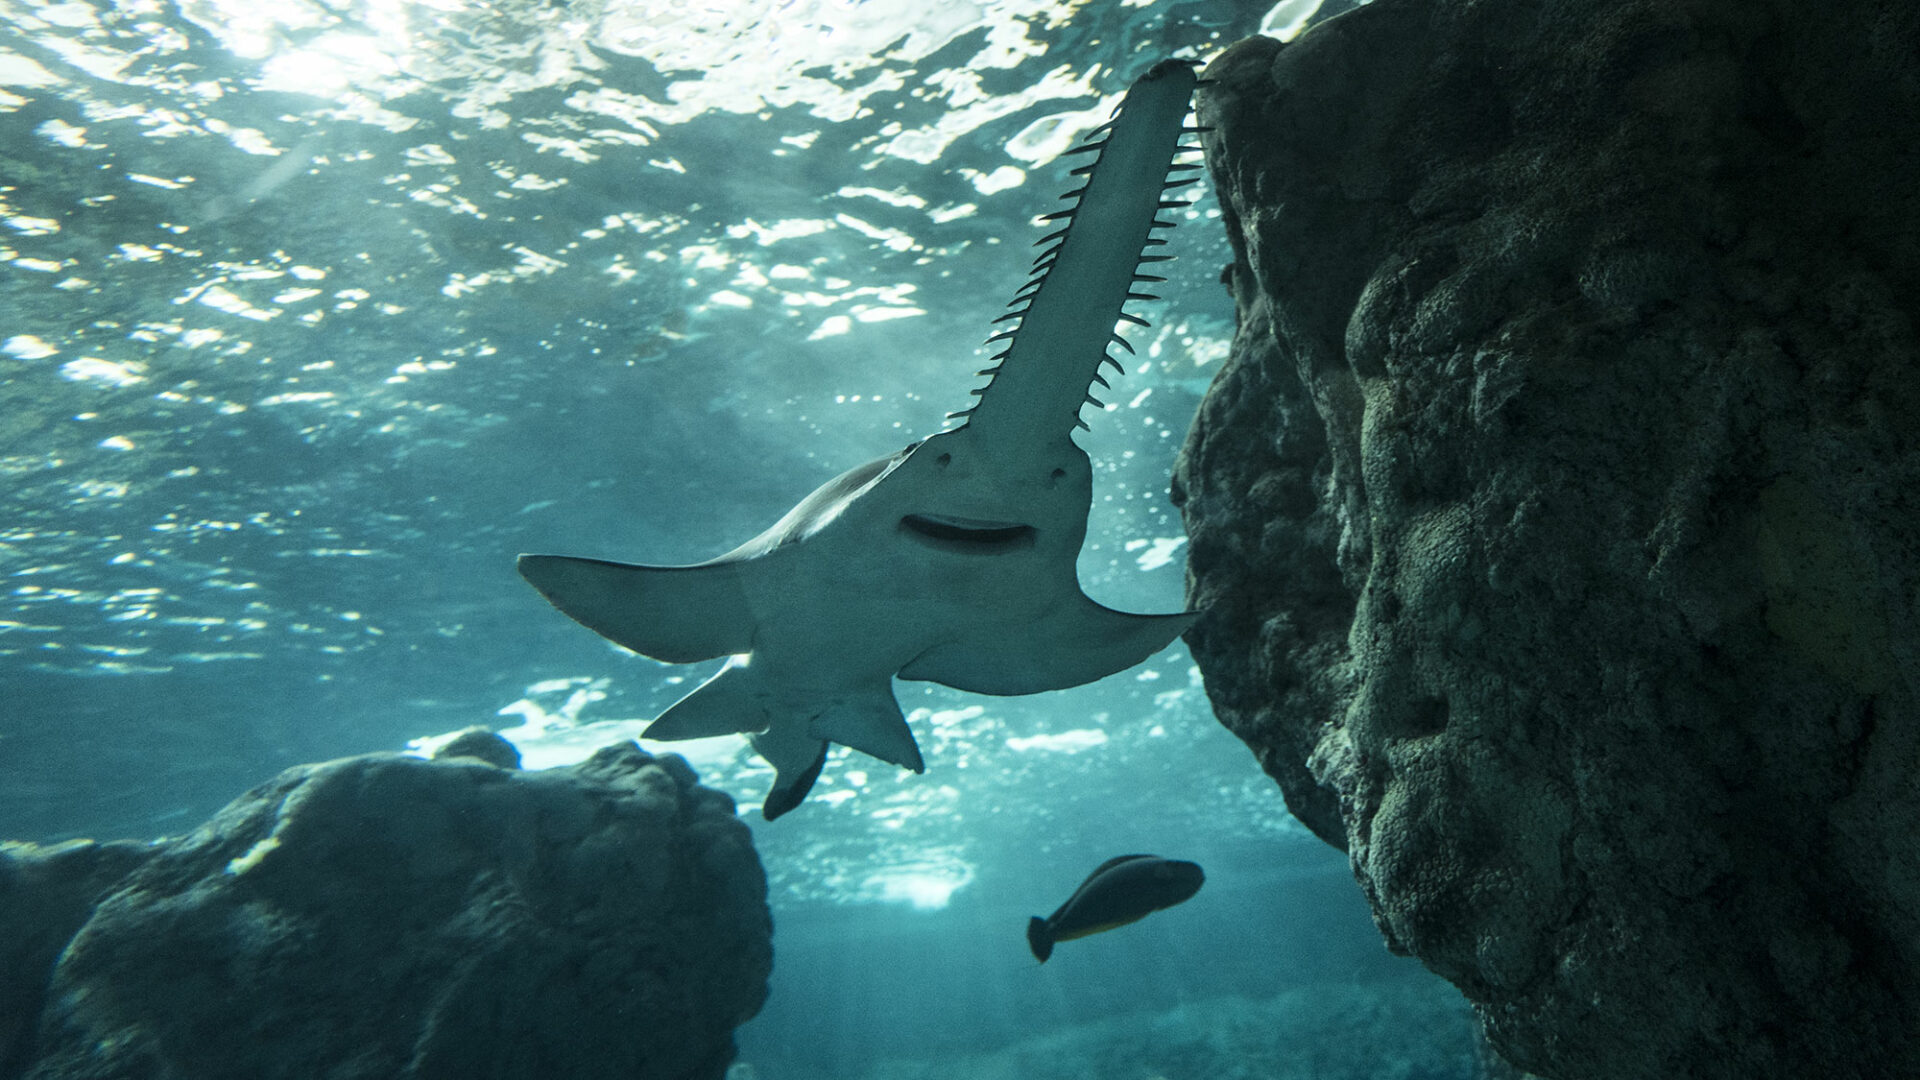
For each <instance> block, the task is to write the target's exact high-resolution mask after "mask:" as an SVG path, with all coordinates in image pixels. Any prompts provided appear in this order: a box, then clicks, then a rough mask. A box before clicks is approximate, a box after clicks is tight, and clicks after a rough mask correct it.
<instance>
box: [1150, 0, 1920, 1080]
mask: <svg viewBox="0 0 1920 1080" xmlns="http://www.w3.org/2000/svg"><path fill="white" fill-rule="evenodd" d="M1206 77H1207V78H1209V79H1211V80H1213V84H1212V85H1210V86H1205V87H1203V88H1202V91H1201V97H1200V104H1199V108H1200V117H1201V121H1202V123H1204V124H1208V125H1212V126H1213V127H1214V128H1215V130H1214V131H1212V132H1211V133H1209V134H1208V135H1207V136H1206V139H1207V147H1208V156H1209V165H1210V167H1211V170H1212V172H1213V175H1214V177H1215V178H1216V181H1217V183H1218V185H1219V190H1220V195H1221V201H1222V205H1223V209H1224V212H1225V218H1226V224H1227V226H1228V228H1229V231H1230V233H1231V235H1232V239H1233V243H1234V245H1235V251H1236V256H1237V258H1236V262H1235V265H1234V266H1233V268H1232V271H1231V276H1230V279H1229V280H1230V285H1231V288H1232V289H1233V291H1234V294H1235V297H1236V301H1237V306H1238V312H1239V320H1240V327H1239V335H1238V339H1237V341H1236V343H1235V348H1234V352H1233V355H1232V356H1231V358H1230V360H1229V361H1228V363H1227V364H1226V366H1225V369H1224V370H1223V371H1221V372H1220V374H1219V376H1218V378H1217V380H1216V382H1215V384H1214V385H1213V387H1212V389H1211V391H1210V393H1209V394H1208V396H1207V398H1206V401H1205V402H1204V404H1203V406H1202V408H1201V411H1200V415H1199V417H1198V420H1197V422H1196V424H1195V426H1194V428H1193V431H1192V433H1191V435H1190V437H1189V440H1188V442H1187V444H1186V447H1185V451H1184V454H1183V457H1182V460H1181V462H1180V463H1179V466H1178V470H1177V475H1176V478H1175V497H1176V500H1178V501H1180V502H1181V503H1182V505H1183V508H1184V513H1185V515H1186V520H1187V527H1188V531H1189V533H1190V535H1191V537H1192V547H1191V556H1190V575H1191V578H1190V586H1191V591H1192V599H1193V601H1194V602H1195V603H1196V604H1197V605H1203V606H1205V607H1206V609H1207V614H1206V616H1205V617H1204V618H1203V619H1202V620H1201V622H1200V623H1199V624H1197V625H1196V626H1195V628H1194V630H1193V631H1192V633H1191V634H1190V635H1189V641H1190V643H1191V645H1192V647H1193V651H1194V654H1195V656H1196V658H1197V659H1198V661H1199V663H1200V666H1201V668H1202V670H1203V671H1204V672H1205V674H1206V678H1207V684H1208V688H1209V691H1210V693H1211V694H1212V697H1213V702H1214V705H1215V708H1216V711H1217V712H1218V714H1219V715H1220V717H1221V718H1222V720H1223V721H1224V722H1225V723H1226V724H1227V725H1228V726H1229V727H1230V728H1231V729H1232V730H1234V731H1235V732H1236V733H1237V734H1239V736H1240V737H1241V738H1242V739H1244V740H1245V741H1246V742H1247V743H1248V744H1249V745H1250V746H1251V747H1252V748H1253V749H1254V751H1255V752H1256V754H1257V755H1258V756H1259V758H1260V760H1261V761H1262V763H1263V764H1264V765H1265V767H1266V769H1267V770H1268V772H1269V773H1271V774H1272V775H1273V776H1274V777H1275V779H1276V780H1277V781H1278V782H1279V784H1280V786H1281V788H1282V790H1283V791H1284V792H1285V794H1286V797H1287V800H1288V803H1289V805H1290V806H1291V807H1292V808H1293V809H1294V811H1295V813H1296V814H1297V815H1298V816H1299V817H1300V818H1301V819H1302V820H1303V821H1304V822H1305V823H1306V824H1308V825H1309V826H1310V827H1311V828H1313V829H1314V830H1315V831H1316V832H1317V833H1318V834H1319V835H1320V836H1321V837H1323V838H1324V839H1326V840H1328V841H1329V842H1330V843H1335V844H1339V845H1341V846H1344V847H1345V848H1346V849H1347V850H1348V851H1349V853H1350V855H1351V858H1352V863H1353V868H1354V872H1355V874H1356V876H1357V877H1358V879H1359V881H1360V883H1361V885H1362V887H1363V888H1364V889H1365V891H1366V894H1367V896H1368V898H1369V900H1370V901H1371V903H1372V905H1373V909H1374V912H1375V915H1376V919H1377V921H1378V923H1379V926H1380V928H1381V930H1382V932H1383V934H1384V935H1385V936H1386V938H1387V940H1388V942H1389V943H1390V945H1392V946H1393V947H1394V948H1396V949H1399V950H1403V951H1406V952H1410V953H1412V954H1414V955H1417V956H1418V957H1420V958H1421V959H1422V960H1423V961H1424V962H1425V963H1426V964H1427V966H1428V967H1430V968H1431V969H1433V970H1434V971H1436V972H1438V973H1440V974H1441V975H1443V976H1445V977H1446V978H1448V979H1449V980H1451V981H1452V982H1453V983H1454V984H1455V985H1457V986H1458V987H1459V988H1460V989H1461V990H1462V991H1464V992H1465V993H1466V994H1467V996H1468V997H1469V998H1470V999H1471V1000H1472V1001H1473V1002H1474V1003H1475V1005H1476V1007H1477V1008H1478V1010H1479V1012H1480V1015H1481V1017H1482V1019H1483V1020H1484V1022H1485V1024H1486V1026H1487V1029H1488V1032H1489V1035H1490V1038H1491V1039H1492V1041H1493V1043H1494V1044H1495V1045H1496V1046H1498V1047H1499V1048H1500V1049H1501V1051H1502V1052H1503V1053H1504V1054H1505V1055H1506V1056H1507V1057H1509V1058H1510V1059H1511V1060H1512V1061H1513V1062H1514V1063H1516V1064H1518V1065H1520V1066H1521V1067H1524V1068H1526V1069H1529V1070H1532V1071H1534V1072H1538V1073H1541V1074H1544V1075H1547V1076H1551V1077H1555V1078H1559V1080H1635V1078H1647V1080H1652V1078H1655V1077H1659V1078H1670V1077H1675V1076H1685V1077H1689V1078H1692V1080H1715V1078H1723V1077H1724V1078H1728V1080H1733V1078H1742V1080H1750V1078H1754V1077H1798V1076H1822V1077H1832V1078H1836V1080H1839V1078H1883V1077H1906V1076H1920V1021H1917V1019H1916V1018H1920V840H1917V839H1916V838H1920V711H1917V707H1920V701H1917V700H1916V673H1917V672H1920V347H1917V345H1916V336H1915V327H1916V321H1917V320H1916V317H1917V316H1920V5H1915V4H1912V3H1910V2H1908V0H1840V2H1837V3H1833V4H1828V5H1821V6H1818V7H1808V6H1806V5H1801V4H1792V3H1788V2H1786V0H1568V2H1563V3H1553V4H1540V3H1537V2H1532V0H1448V2H1438V0H1376V2H1375V3H1373V4H1372V5H1370V6H1368V7H1365V8H1362V9H1359V10H1356V11H1353V12H1350V13H1348V14H1345V15H1342V16H1340V17H1338V18H1336V19H1333V20H1330V21H1328V22H1326V23H1323V24H1321V25H1320V26H1318V27H1315V28H1314V29H1312V30H1310V31H1308V32H1307V33H1306V34H1305V35H1303V36H1302V37H1301V38H1299V39H1298V40H1297V41H1295V42H1293V43H1291V44H1287V45H1281V44H1280V43H1278V42H1276V41H1272V40H1269V39H1253V40H1249V41H1247V42H1243V43H1241V44H1240V45H1238V46H1236V47H1234V48H1233V49H1231V50H1229V51H1228V52H1227V53H1226V54H1225V55H1223V56H1222V57H1221V58H1219V59H1218V60H1217V61H1216V62H1215V63H1214V64H1212V65H1211V67H1210V68H1209V69H1208V71H1207V73H1206Z"/></svg>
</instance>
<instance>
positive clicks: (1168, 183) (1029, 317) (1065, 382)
mask: <svg viewBox="0 0 1920 1080" xmlns="http://www.w3.org/2000/svg"><path fill="white" fill-rule="evenodd" d="M1196 82H1197V79H1196V77H1195V75H1194V65H1193V64H1192V63H1191V62H1189V61H1185V60H1166V61H1162V62H1161V63H1159V64H1156V65H1155V66H1154V67H1153V69H1152V70H1150V71H1148V72H1147V73H1146V74H1145V75H1143V76H1141V77H1140V78H1139V79H1138V80H1137V81H1135V82H1134V84H1133V86H1132V87H1131V88H1129V89H1128V91H1127V95H1126V97H1125V98H1123V99H1122V100H1121V102H1120V105H1119V107H1118V108H1117V109H1115V110H1114V113H1113V118H1112V119H1111V120H1110V121H1109V122H1108V123H1107V124H1105V125H1103V126H1102V127H1100V128H1098V129H1096V130H1095V131H1093V132H1092V133H1091V134H1089V135H1088V136H1087V137H1086V140H1085V141H1084V142H1083V143H1082V144H1081V145H1079V146H1077V147H1074V148H1073V149H1072V150H1069V151H1067V156H1073V155H1079V154H1091V155H1093V157H1092V160H1091V161H1090V162H1089V163H1088V164H1086V165H1082V166H1080V167H1079V168H1076V169H1074V170H1073V171H1072V174H1071V175H1073V176H1074V177H1076V178H1078V177H1084V178H1085V182H1084V183H1083V184H1082V185H1081V186H1080V187H1078V188H1075V189H1074V190H1071V191H1068V192H1067V193H1066V194H1065V195H1062V196H1061V198H1062V199H1066V200H1072V205H1070V206H1069V207H1068V208H1067V209H1065V210H1060V211H1057V212H1055V213H1051V214H1046V215H1044V216H1043V217H1042V218H1041V220H1042V221H1043V222H1049V223H1057V226H1058V227H1057V228H1054V230H1053V231H1052V232H1050V233H1049V234H1047V235H1046V236H1043V237H1041V238H1040V240H1039V241H1038V242H1037V243H1036V244H1035V246H1036V247H1039V248H1041V249H1042V250H1041V251H1040V254H1039V255H1038V256H1037V257H1035V259H1034V261H1033V271H1032V273H1033V276H1032V278H1031V279H1030V280H1028V281H1027V283H1026V284H1024V285H1022V286H1021V287H1020V288H1019V290H1017V291H1016V292H1015V293H1014V296H1013V300H1012V302H1011V303H1010V304H1008V307H1009V308H1011V309H1012V310H1010V311H1008V312H1007V313H1006V314H1005V315H1002V316H1000V318H998V319H996V320H994V322H995V323H996V324H997V323H1002V322H1010V323H1012V324H1013V325H1012V326H1011V327H1010V328H1008V329H1005V330H1001V331H999V332H998V333H995V334H994V335H993V336H991V337H989V338H988V339H987V343H988V344H989V345H993V344H998V343H1000V342H1005V343H1006V345H1005V347H1004V348H1003V349H1002V350H1001V351H1000V352H998V353H997V354H995V355H994V357H993V361H994V362H993V365H992V366H990V367H987V368H985V369H983V370H982V371H980V372H978V374H980V375H984V376H987V383H986V385H984V386H982V387H979V388H977V389H975V390H974V391H972V392H973V394H974V395H975V396H977V397H978V398H979V400H978V401H977V402H975V403H974V405H973V407H972V408H970V409H964V410H962V411H960V412H956V413H951V414H949V416H948V419H955V418H964V423H963V425H962V426H965V427H969V428H975V429H979V430H980V432H981V433H982V434H984V435H986V436H987V437H989V438H992V439H995V440H998V441H1001V442H1002V443H1003V444H1004V443H1012V442H1025V441H1034V440H1042V441H1044V440H1056V439H1070V438H1071V436H1072V434H1073V431H1074V429H1076V428H1079V429H1083V430H1084V429H1085V428H1086V427H1087V424H1086V421H1084V420H1083V419H1081V417H1080V410H1081V408H1082V407H1083V406H1085V405H1089V404H1091V405H1094V406H1096V407H1099V406H1101V404H1102V403H1101V402H1100V401H1099V400H1098V399H1097V398H1095V397H1094V396H1093V394H1092V388H1093V387H1094V386H1095V385H1098V386H1100V387H1103V388H1104V387H1107V386H1109V385H1110V384H1109V383H1108V382H1107V380H1106V379H1105V378H1104V377H1103V376H1102V374H1101V370H1100V369H1101V367H1102V366H1103V365H1108V364H1111V365H1112V366H1113V369H1114V371H1115V372H1120V371H1123V370H1124V369H1123V368H1122V367H1121V364H1120V362H1119V361H1118V360H1115V359H1114V358H1113V357H1112V356H1111V355H1110V354H1109V353H1108V351H1107V350H1108V349H1109V348H1110V347H1111V346H1113V345H1116V344H1117V345H1119V346H1120V347H1121V348H1122V349H1124V350H1125V351H1127V352H1129V353H1131V352H1132V351H1133V348H1132V346H1130V345H1128V344H1127V343H1126V341H1125V340H1124V339H1123V338H1121V337H1120V335H1119V334H1118V333H1116V332H1115V331H1116V328H1117V326H1118V324H1119V323H1121V322H1123V321H1124V322H1131V323H1134V324H1136V325H1139V326H1146V325H1148V323H1147V321H1146V320H1145V319H1143V318H1140V317H1139V316H1137V315H1134V314H1131V313H1129V312H1128V311H1127V310H1126V304H1127V302H1128V301H1129V300H1157V299H1159V297H1157V296H1155V295H1153V294H1152V293H1147V292H1142V291H1139V290H1140V287H1141V286H1142V285H1145V284H1150V283H1153V282H1158V281H1164V280H1166V279H1165V278H1162V277H1157V276H1154V275H1152V274H1143V273H1141V272H1140V267H1141V265H1142V264H1143V263H1152V262H1163V261H1165V260H1167V259H1168V258H1171V256H1166V255H1148V254H1146V251H1147V250H1148V249H1149V248H1153V247H1158V246H1161V245H1163V244H1165V243H1166V241H1165V240H1163V239H1161V238H1160V237H1158V236H1156V235H1154V233H1155V232H1156V230H1160V229H1167V228H1171V227H1172V226H1173V222H1172V221H1166V220H1162V219H1161V218H1160V216H1159V215H1160V213H1161V212H1162V211H1164V210H1171V209H1177V208H1180V207H1184V206H1187V205H1190V204H1188V203H1185V202H1180V201H1177V199H1176V198H1171V197H1170V195H1171V193H1172V192H1173V191H1174V190H1175V189H1178V188H1180V187H1183V186H1185V185H1187V184H1191V183H1194V182H1195V181H1196V180H1198V179H1199V177H1198V175H1188V176H1184V177H1183V175H1182V174H1183V171H1195V172H1197V170H1198V169H1199V168H1200V166H1199V165H1198V164H1191V163H1177V162H1175V161H1174V157H1175V155H1176V154H1179V153H1181V152H1183V151H1185V152H1197V151H1198V150H1199V148H1198V147H1195V146H1182V145H1181V144H1180V140H1181V138H1182V137H1183V136H1184V135H1186V134H1189V133H1190V132H1192V131H1193V130H1195V129H1192V128H1188V127H1185V126H1184V125H1185V122H1186V118H1187V115H1188V103H1189V101H1190V99H1191V98H1192V96H1193V88H1194V86H1195V84H1196ZM1170 173H1172V174H1174V178H1173V179H1169V174H1170Z"/></svg>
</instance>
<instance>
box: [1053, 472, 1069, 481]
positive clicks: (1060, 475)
mask: <svg viewBox="0 0 1920 1080" xmlns="http://www.w3.org/2000/svg"><path fill="white" fill-rule="evenodd" d="M1066 478H1067V470H1065V469H1055V470H1053V477H1052V482H1053V483H1056V484H1057V483H1059V482H1060V481H1062V480H1065V479H1066Z"/></svg>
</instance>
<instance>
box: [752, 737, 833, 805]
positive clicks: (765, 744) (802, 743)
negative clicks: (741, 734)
mask: <svg viewBox="0 0 1920 1080" xmlns="http://www.w3.org/2000/svg"><path fill="white" fill-rule="evenodd" d="M748 741H749V742H751V743H752V744H753V752H754V753H756V754H759V755H760V756H761V757H762V758H765V759H766V762H767V764H769V765H771V766H773V787H771V788H769V789H768V790H767V794H766V797H765V798H763V799H761V800H760V816H761V817H764V818H766V819H767V820H768V821H772V820H773V819H775V818H777V817H779V816H780V815H782V814H784V813H786V812H787V811H789V810H792V809H793V808H794V807H796V806H799V805H800V803H801V802H802V801H803V800H804V799H806V797H807V792H809V791H812V790H813V783H814V781H816V780H818V779H820V769H821V768H822V767H823V766H825V765H826V763H827V741H826V740H825V739H816V738H814V737H813V736H811V735H809V734H807V732H806V730H805V726H804V725H801V724H794V723H787V724H776V725H775V726H773V727H770V728H768V729H767V730H765V731H761V732H757V733H755V734H753V735H750V736H748Z"/></svg>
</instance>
